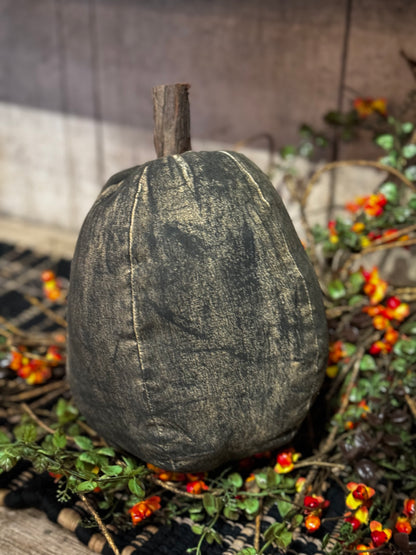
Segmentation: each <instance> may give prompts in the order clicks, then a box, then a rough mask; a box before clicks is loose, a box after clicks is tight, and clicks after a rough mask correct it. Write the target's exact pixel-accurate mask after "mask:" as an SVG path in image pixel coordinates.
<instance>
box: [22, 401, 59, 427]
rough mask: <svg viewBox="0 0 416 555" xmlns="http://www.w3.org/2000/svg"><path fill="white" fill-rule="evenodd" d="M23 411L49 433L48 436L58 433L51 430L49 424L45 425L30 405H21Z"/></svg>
mask: <svg viewBox="0 0 416 555" xmlns="http://www.w3.org/2000/svg"><path fill="white" fill-rule="evenodd" d="M21 406H22V409H23V410H24V411H25V412H26V413H27V414H28V415H29V416H30V418H31V419H32V420H33V421H34V422H36V424H37V425H38V426H39V427H40V428H42V429H43V430H45V431H46V432H48V434H54V433H55V432H56V430H54V429H52V428H50V427H49V426H48V425H47V424H45V423H44V422H42V420H41V419H40V418H39V417H38V416H36V414H35V413H34V412H33V410H32V409H31V408H30V407H29V405H27V404H26V403H22V404H21Z"/></svg>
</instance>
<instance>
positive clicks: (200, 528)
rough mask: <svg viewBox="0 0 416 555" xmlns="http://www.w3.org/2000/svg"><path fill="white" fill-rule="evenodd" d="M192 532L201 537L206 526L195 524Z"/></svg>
mask: <svg viewBox="0 0 416 555" xmlns="http://www.w3.org/2000/svg"><path fill="white" fill-rule="evenodd" d="M191 530H192V532H193V533H194V534H197V535H198V536H200V535H201V534H202V533H203V531H204V526H202V525H201V524H194V525H193V526H191Z"/></svg>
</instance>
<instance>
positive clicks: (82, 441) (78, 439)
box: [74, 436, 94, 451]
mask: <svg viewBox="0 0 416 555" xmlns="http://www.w3.org/2000/svg"><path fill="white" fill-rule="evenodd" d="M74 441H75V443H76V445H78V447H79V448H80V449H83V450H84V451H90V450H91V449H93V448H94V444H93V442H92V441H91V440H90V438H89V437H86V436H75V437H74Z"/></svg>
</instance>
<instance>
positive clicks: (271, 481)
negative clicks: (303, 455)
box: [266, 468, 281, 489]
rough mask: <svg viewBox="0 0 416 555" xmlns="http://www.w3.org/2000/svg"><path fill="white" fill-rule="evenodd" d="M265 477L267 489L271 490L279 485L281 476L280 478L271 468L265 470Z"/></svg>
mask: <svg viewBox="0 0 416 555" xmlns="http://www.w3.org/2000/svg"><path fill="white" fill-rule="evenodd" d="M266 476H267V487H268V488H269V489H273V488H275V487H276V486H277V485H278V484H280V481H281V476H280V474H278V473H277V472H275V471H274V469H273V468H268V469H267V472H266Z"/></svg>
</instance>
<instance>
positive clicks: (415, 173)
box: [404, 166, 416, 181]
mask: <svg viewBox="0 0 416 555" xmlns="http://www.w3.org/2000/svg"><path fill="white" fill-rule="evenodd" d="M404 175H405V176H406V177H407V179H410V181H416V166H409V167H408V168H406V169H405V171H404Z"/></svg>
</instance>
